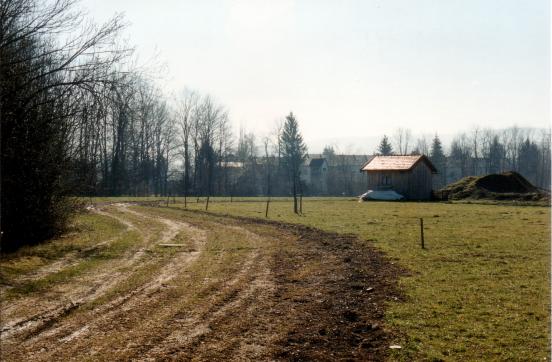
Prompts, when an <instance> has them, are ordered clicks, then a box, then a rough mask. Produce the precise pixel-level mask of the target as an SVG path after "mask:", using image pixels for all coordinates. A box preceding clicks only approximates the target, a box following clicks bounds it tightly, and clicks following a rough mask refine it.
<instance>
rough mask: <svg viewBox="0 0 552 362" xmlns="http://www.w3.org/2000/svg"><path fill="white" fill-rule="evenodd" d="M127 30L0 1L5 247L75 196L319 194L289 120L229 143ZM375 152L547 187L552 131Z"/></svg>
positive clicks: (64, 11) (65, 0)
mask: <svg viewBox="0 0 552 362" xmlns="http://www.w3.org/2000/svg"><path fill="white" fill-rule="evenodd" d="M123 28H124V23H123V21H122V19H121V18H120V17H115V18H113V19H112V20H110V21H108V22H107V23H105V24H103V25H96V24H93V23H91V22H89V21H88V20H87V18H86V17H85V15H84V14H83V13H81V12H80V11H79V9H78V7H77V3H76V2H75V1H73V0H57V1H52V2H41V1H35V0H3V1H2V2H0V119H1V142H2V143H1V147H2V160H1V162H2V164H1V168H2V169H1V176H2V177H1V192H2V231H3V232H4V235H3V239H2V240H3V242H4V241H5V240H10V239H11V240H14V239H18V240H25V241H21V242H25V243H26V242H27V240H31V241H32V240H42V239H44V238H46V237H49V236H51V235H53V234H55V233H56V232H58V231H59V230H61V229H62V228H63V227H64V225H66V220H67V217H68V215H69V214H70V210H72V209H73V207H74V205H73V204H72V203H71V202H70V200H71V198H68V196H121V195H132V196H146V195H159V196H166V195H227V196H228V195H266V194H271V195H289V194H290V193H292V192H293V191H292V190H296V191H297V192H298V193H305V194H309V193H310V194H313V190H312V189H310V190H309V185H308V184H305V183H303V182H301V181H298V180H299V179H300V177H299V175H298V174H297V175H296V172H295V171H293V172H290V170H291V168H290V162H291V161H290V157H289V144H288V143H289V140H288V141H286V140H285V137H283V135H284V134H285V132H284V131H285V129H284V128H285V127H284V126H285V122H284V120H283V118H284V116H286V115H287V113H288V111H287V110H282V121H281V122H276V123H275V125H274V131H273V132H272V133H271V134H270V135H268V136H263V137H260V136H256V135H254V134H252V133H249V132H246V131H245V130H240V131H239V133H238V134H234V133H233V132H232V126H231V121H230V119H229V116H228V114H229V113H228V110H227V109H226V108H225V107H224V106H223V105H222V104H221V103H220V102H219V101H217V100H216V99H215V98H214V97H213V96H211V95H206V94H199V93H197V92H194V91H190V90H186V91H183V92H181V93H180V94H178V95H176V96H170V97H169V96H167V95H165V94H164V93H163V92H162V90H161V89H159V88H158V86H157V85H156V83H155V81H154V80H153V79H154V77H153V76H152V74H150V72H148V71H146V70H144V69H143V68H141V67H139V66H136V61H135V59H134V57H133V49H132V47H129V46H128V45H127V44H125V43H124V42H122V41H121V40H120V39H119V34H120V32H121V30H122V29H123ZM290 115H291V114H290ZM288 118H289V116H288ZM298 120H299V124H300V115H298ZM288 136H289V135H288ZM297 136H298V137H299V138H298V141H299V143H301V142H302V139H301V138H300V135H299V134H298V135H297ZM383 141H385V142H387V144H385V142H383ZM303 148H304V147H303V146H302V145H300V147H299V148H298V150H299V153H298V154H297V160H299V161H301V162H305V161H306V160H307V157H306V156H307V155H306V149H303ZM376 152H379V153H384V154H390V153H396V154H410V153H423V154H427V155H429V156H430V157H431V159H432V161H433V162H434V163H435V165H436V166H437V168H438V169H439V170H442V173H441V175H442V176H441V177H442V180H441V183H442V184H444V183H447V182H449V181H451V180H453V179H455V178H459V177H462V176H466V175H470V174H481V173H489V172H500V171H504V170H516V171H519V172H520V173H522V174H523V175H525V176H526V177H527V178H528V179H529V180H531V181H532V182H534V183H535V184H537V185H538V186H540V187H543V188H549V184H550V130H545V131H542V132H540V131H539V132H535V131H529V130H524V129H521V128H517V127H511V128H508V129H505V130H502V131H493V130H487V129H480V128H477V129H474V130H472V131H470V132H468V133H465V134H462V135H458V137H456V138H455V140H454V141H453V142H452V144H451V145H447V146H444V145H441V143H440V141H439V139H438V137H435V139H433V140H427V139H425V138H421V139H417V140H413V138H412V136H411V131H409V130H404V129H400V130H397V131H395V133H394V134H393V135H392V136H391V138H390V140H389V139H387V137H385V138H384V140H382V145H380V148H379V150H378V151H376ZM340 156H345V155H341V154H340V153H339V152H337V151H336V150H335V149H334V148H332V147H331V146H328V147H327V148H326V149H325V151H324V153H323V155H321V156H319V157H324V158H326V159H327V161H328V165H329V168H330V170H329V171H330V173H329V177H330V178H331V181H332V182H331V188H329V190H328V193H329V194H333V195H344V194H345V195H350V194H354V193H355V192H357V189H358V187H357V188H353V187H351V185H350V182H351V180H352V179H353V176H351V175H350V174H352V173H355V174H358V173H359V172H358V170H359V168H360V166H361V164H360V163H355V162H356V161H354V160H357V159H361V158H354V157H353V158H351V157H340ZM351 160H353V161H351ZM294 162H295V161H294ZM294 167H295V168H296V169H297V170H299V172H300V169H301V168H300V167H299V165H295V166H294ZM355 177H357V178H358V175H357V176H355ZM291 186H293V187H291ZM29 225H33V227H32V228H29Z"/></svg>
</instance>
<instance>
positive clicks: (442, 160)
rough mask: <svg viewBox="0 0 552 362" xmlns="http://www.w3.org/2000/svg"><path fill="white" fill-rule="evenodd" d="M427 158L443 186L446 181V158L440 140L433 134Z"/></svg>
mask: <svg viewBox="0 0 552 362" xmlns="http://www.w3.org/2000/svg"><path fill="white" fill-rule="evenodd" d="M429 158H430V160H431V162H432V163H433V165H435V167H436V168H437V171H438V172H439V174H440V177H439V180H440V186H444V185H445V184H446V183H447V158H446V156H445V152H444V151H443V145H442V143H441V140H440V139H439V136H437V135H435V137H434V138H433V141H432V143H431V154H430V156H429Z"/></svg>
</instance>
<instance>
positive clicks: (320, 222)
mask: <svg viewBox="0 0 552 362" xmlns="http://www.w3.org/2000/svg"><path fill="white" fill-rule="evenodd" d="M104 201H107V200H104ZM171 201H172V199H171ZM175 201H176V204H169V207H171V208H183V204H182V199H181V198H178V199H176V200H175ZM204 201H205V200H204V199H201V200H200V202H199V203H197V202H196V199H188V204H187V207H188V209H192V210H194V209H197V210H204V209H205V203H204ZM229 201H230V200H229V199H228V198H212V199H211V200H210V204H209V212H213V213H220V214H231V215H241V216H249V217H259V218H264V214H265V206H266V205H265V203H263V202H262V199H260V198H259V199H255V198H239V199H235V200H233V201H234V202H229ZM303 212H304V215H303V216H296V215H294V214H293V212H292V205H291V203H290V200H289V199H285V198H280V199H275V200H274V201H273V202H272V203H271V204H270V211H269V219H275V220H282V221H286V222H292V223H300V224H306V225H310V226H314V227H317V228H320V229H323V230H328V231H336V232H340V233H354V234H356V235H358V236H360V237H361V238H362V239H364V240H366V242H367V243H373V244H374V245H375V246H377V247H378V248H380V249H381V250H383V251H385V252H386V253H387V254H388V255H389V256H390V257H392V258H395V259H396V260H397V262H398V263H400V264H401V265H403V266H405V267H406V268H408V269H409V270H410V276H408V277H405V278H403V279H402V280H401V287H402V288H403V290H404V292H405V294H406V296H407V301H406V302H396V303H392V305H390V306H389V309H388V311H387V315H386V318H387V321H388V322H389V323H390V325H391V326H393V327H395V328H396V329H398V330H399V331H401V332H402V333H403V340H402V341H401V345H402V347H403V348H402V349H401V350H399V351H396V352H395V353H394V355H393V358H394V359H398V360H411V359H429V360H439V359H443V360H546V359H548V358H549V356H550V208H547V207H532V206H503V205H480V204H448V203H386V202H373V203H358V202H356V200H353V199H346V198H328V199H309V198H305V199H304V201H303ZM419 218H423V219H424V225H425V228H424V231H425V243H426V249H425V250H422V249H421V247H420V227H419Z"/></svg>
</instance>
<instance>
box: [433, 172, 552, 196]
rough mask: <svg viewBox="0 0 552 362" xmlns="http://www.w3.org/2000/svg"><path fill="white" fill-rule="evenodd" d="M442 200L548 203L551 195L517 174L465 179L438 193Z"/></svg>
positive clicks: (507, 173) (509, 173)
mask: <svg viewBox="0 0 552 362" xmlns="http://www.w3.org/2000/svg"><path fill="white" fill-rule="evenodd" d="M436 197H437V198H438V199H440V200H463V199H488V200H515V201H546V200H549V199H550V195H549V194H547V193H545V192H543V191H541V190H539V189H538V188H537V187H535V186H533V185H532V184H531V183H530V182H529V181H527V179H525V177H523V176H522V175H520V174H519V173H517V172H513V171H510V172H504V173H501V174H490V175H486V176H468V177H464V178H462V179H460V180H458V181H456V182H454V183H452V184H450V185H448V186H446V187H444V188H442V189H440V190H439V191H437V192H436Z"/></svg>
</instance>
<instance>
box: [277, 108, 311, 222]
mask: <svg viewBox="0 0 552 362" xmlns="http://www.w3.org/2000/svg"><path fill="white" fill-rule="evenodd" d="M281 143H282V146H283V152H282V156H283V159H284V162H285V165H286V167H287V170H288V175H289V179H290V183H291V192H292V193H293V211H294V212H295V213H296V214H297V213H298V211H297V189H298V188H299V187H300V184H299V183H300V182H301V180H300V171H301V164H302V163H303V162H304V161H305V160H306V158H307V146H306V145H305V142H304V141H303V137H302V136H301V134H300V133H299V124H298V123H297V119H295V116H294V115H293V113H291V112H290V114H289V115H288V116H287V117H286V121H285V123H284V128H283V130H282V135H281Z"/></svg>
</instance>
